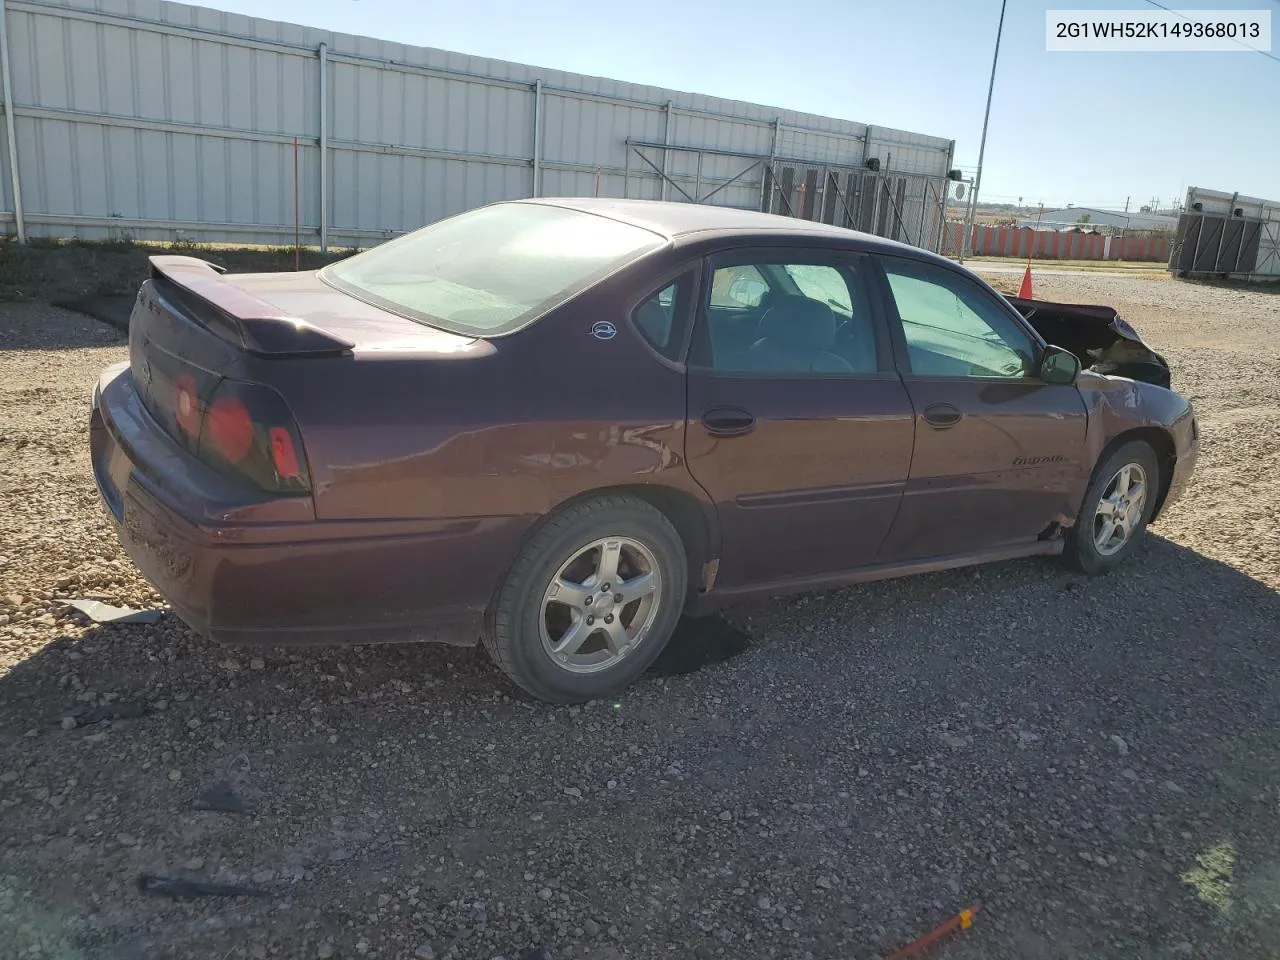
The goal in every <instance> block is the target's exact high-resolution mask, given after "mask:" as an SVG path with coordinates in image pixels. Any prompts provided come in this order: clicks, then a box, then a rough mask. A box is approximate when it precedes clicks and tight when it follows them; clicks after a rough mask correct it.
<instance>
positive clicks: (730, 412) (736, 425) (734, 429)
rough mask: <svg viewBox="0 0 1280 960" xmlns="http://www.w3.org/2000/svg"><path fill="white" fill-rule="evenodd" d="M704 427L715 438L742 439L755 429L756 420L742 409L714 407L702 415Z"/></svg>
mask: <svg viewBox="0 0 1280 960" xmlns="http://www.w3.org/2000/svg"><path fill="white" fill-rule="evenodd" d="M702 425H703V426H704V427H706V430H707V433H709V434H711V435H712V436H713V437H740V436H742V435H743V434H744V433H750V432H751V431H752V430H753V429H755V425H756V418H755V417H753V416H752V415H751V414H750V413H748V412H747V411H746V410H743V409H742V408H741V407H712V408H711V409H710V410H708V411H706V412H705V413H704V414H703V415H702Z"/></svg>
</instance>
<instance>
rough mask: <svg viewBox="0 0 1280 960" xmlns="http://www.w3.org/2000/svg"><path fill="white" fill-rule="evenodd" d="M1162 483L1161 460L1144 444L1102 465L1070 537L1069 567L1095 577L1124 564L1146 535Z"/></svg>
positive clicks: (1114, 455)
mask: <svg viewBox="0 0 1280 960" xmlns="http://www.w3.org/2000/svg"><path fill="white" fill-rule="evenodd" d="M1160 483H1161V477H1160V461H1159V460H1158V459H1157V457H1156V453H1155V451H1154V450H1153V449H1151V445H1150V444H1148V443H1146V442H1145V441H1142V440H1131V441H1130V442H1128V443H1126V444H1124V445H1123V446H1121V447H1120V448H1118V449H1117V450H1115V451H1114V452H1113V453H1111V454H1110V455H1109V456H1107V457H1106V459H1105V460H1103V461H1102V462H1100V463H1099V464H1098V466H1097V468H1096V469H1095V470H1094V472H1093V479H1092V480H1091V481H1090V482H1089V489H1088V490H1087V491H1086V492H1085V495H1084V502H1083V503H1082V504H1081V506H1080V515H1079V516H1078V517H1077V518H1076V525H1075V526H1074V527H1072V528H1071V530H1070V531H1068V533H1067V544H1066V549H1065V550H1064V551H1063V558H1064V559H1065V560H1066V561H1067V563H1068V564H1070V565H1071V566H1072V567H1074V568H1075V569H1077V570H1079V571H1081V572H1083V573H1088V574H1093V575H1098V574H1103V573H1108V572H1110V571H1111V570H1114V569H1115V568H1116V567H1118V566H1119V565H1120V564H1122V563H1124V561H1125V560H1126V559H1128V557H1129V555H1130V554H1132V553H1133V552H1134V550H1135V549H1137V546H1138V543H1139V542H1140V541H1141V540H1142V537H1143V536H1144V534H1145V533H1146V530H1147V523H1148V521H1150V519H1151V514H1152V512H1153V511H1154V510H1155V505H1156V497H1157V494H1158V492H1159V490H1160Z"/></svg>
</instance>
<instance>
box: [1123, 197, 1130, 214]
mask: <svg viewBox="0 0 1280 960" xmlns="http://www.w3.org/2000/svg"><path fill="white" fill-rule="evenodd" d="M1124 212H1125V213H1128V212H1129V198H1128V197H1125V198H1124Z"/></svg>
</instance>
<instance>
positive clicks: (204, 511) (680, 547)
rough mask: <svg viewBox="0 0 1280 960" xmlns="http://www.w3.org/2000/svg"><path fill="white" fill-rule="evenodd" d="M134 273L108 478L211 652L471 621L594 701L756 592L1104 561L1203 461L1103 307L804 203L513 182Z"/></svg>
mask: <svg viewBox="0 0 1280 960" xmlns="http://www.w3.org/2000/svg"><path fill="white" fill-rule="evenodd" d="M152 265H153V269H152V275H151V278H150V279H149V280H147V281H146V283H144V284H143V286H142V289H141V291H140V292H139V294H138V301H137V305H136V307H135V308H134V312H133V317H132V321H131V324H130V333H129V355H130V360H129V362H128V363H127V364H121V365H119V366H116V367H112V368H110V369H108V370H107V371H105V372H104V373H103V376H102V379H101V381H100V382H99V384H98V387H97V390H96V391H95V393H94V399H93V413H92V430H91V444H92V454H93V466H94V472H95V475H96V477H97V481H98V485H99V488H100V490H101V493H102V498H103V500H104V501H105V502H106V505H107V507H108V508H109V509H110V511H111V513H112V514H113V515H114V517H115V519H116V521H117V523H118V528H119V532H120V537H121V539H122V541H123V543H124V545H125V549H126V550H128V552H129V554H130V555H131V556H132V557H133V559H134V560H135V561H136V562H137V564H138V566H139V567H140V568H141V569H142V571H143V573H145V574H146V576H147V577H148V578H149V579H150V580H151V581H152V582H153V583H154V584H155V585H156V587H157V588H158V589H159V590H160V591H161V592H162V593H163V594H164V595H165V596H166V597H167V598H168V599H169V600H170V602H171V603H172V605H173V609H174V611H175V612H176V613H177V614H178V615H179V616H180V617H182V619H183V620H185V621H186V622H187V623H188V624H190V625H191V627H192V628H193V629H195V630H197V631H199V632H200V633H202V634H206V635H208V636H210V637H213V638H215V639H217V640H222V641H227V642H232V643H270V644H288V643H301V642H320V641H339V642H351V643H368V642H373V641H382V640H430V641H444V642H449V643H460V644H470V643H475V642H477V641H478V640H480V639H483V641H484V643H485V644H486V646H487V648H488V650H489V651H490V653H491V654H492V655H493V657H494V659H495V660H496V661H497V662H498V663H499V664H500V665H501V666H502V668H503V669H504V670H505V671H506V672H507V673H508V674H509V675H510V676H511V678H512V679H513V680H514V681H515V682H516V683H518V684H519V685H520V686H522V687H524V688H525V689H526V690H528V691H529V692H531V693H532V694H534V695H536V696H538V697H541V698H544V699H547V700H553V701H580V700H586V699H589V698H593V697H598V696H602V695H605V694H608V693H610V692H612V691H615V690H617V689H619V688H620V687H622V686H624V685H626V684H627V683H629V682H631V681H633V680H634V679H635V678H636V677H638V676H639V675H640V674H641V673H642V672H643V671H644V670H645V668H646V667H647V666H648V665H649V664H651V663H652V662H653V660H654V658H655V657H657V655H658V654H659V652H660V651H661V650H662V647H663V645H664V644H665V643H666V642H667V640H668V638H669V637H670V635H671V632H672V630H673V628H674V627H675V625H676V622H677V620H678V619H679V618H680V616H681V614H682V613H684V612H694V613H697V612H702V611H705V610H708V609H711V608H712V607H714V606H715V605H717V604H723V603H725V602H728V601H733V600H737V599H739V598H743V597H747V596H750V595H770V594H778V593H783V592H788V591H801V590H813V589H818V588H825V587H832V586H836V585H838V584H844V583H851V582H855V581H861V580H872V579H877V578H882V577H894V576H901V575H903V574H909V573H917V572H921V571H929V570H939V569H943V568H947V567H957V566H962V565H965V564H973V563H981V562H985V561H990V560H1004V559H1008V558H1011V557H1025V556H1032V555H1041V554H1062V555H1063V557H1064V558H1065V559H1066V560H1067V561H1069V562H1070V563H1071V564H1072V565H1074V566H1075V567H1077V568H1079V569H1082V570H1084V571H1087V572H1090V573H1099V572H1102V571H1105V570H1108V569H1110V568H1111V567H1114V566H1115V565H1116V564H1118V563H1120V562H1121V561H1122V560H1124V559H1125V558H1126V557H1127V556H1128V555H1129V554H1130V553H1132V552H1133V549H1134V547H1135V545H1136V544H1137V541H1138V540H1139V538H1140V537H1141V536H1142V534H1143V531H1144V529H1145V527H1146V525H1147V523H1148V522H1150V521H1151V520H1152V519H1153V518H1154V517H1155V516H1156V515H1157V514H1158V513H1159V511H1160V510H1161V508H1162V507H1163V506H1164V505H1166V504H1167V503H1169V501H1170V500H1172V499H1173V498H1174V497H1175V496H1177V495H1178V494H1179V493H1180V491H1181V490H1182V488H1183V487H1184V485H1185V484H1186V482H1187V479H1188V477H1189V476H1190V474H1191V471H1192V468H1193V466H1194V463H1195V457H1196V446H1197V441H1196V424H1195V419H1194V417H1193V414H1192V410H1191V405H1190V404H1189V403H1188V402H1187V401H1186V400H1185V399H1184V398H1182V397H1181V396H1179V395H1177V394H1176V393H1173V392H1171V391H1170V390H1169V389H1167V384H1168V367H1167V365H1166V364H1164V362H1163V361H1162V360H1161V359H1160V357H1159V356H1158V355H1157V354H1155V353H1154V352H1152V351H1151V350H1150V349H1149V348H1147V347H1146V346H1145V345H1144V344H1143V343H1142V341H1141V339H1140V338H1139V337H1138V336H1137V334H1136V333H1134V332H1133V331H1132V330H1131V329H1129V328H1128V327H1127V326H1126V325H1125V324H1124V322H1123V321H1122V320H1121V319H1120V318H1118V317H1116V315H1115V312H1114V311H1111V310H1107V309H1106V308H1100V307H1072V306H1068V305H1063V304H1044V303H1041V302H1038V301H1030V302H1024V301H1010V300H1006V299H1005V298H1003V297H1001V296H1000V295H999V294H998V293H996V292H995V291H993V290H992V289H991V288H990V287H989V286H987V285H986V284H984V283H983V282H982V281H981V280H979V279H978V278H977V277H975V276H974V275H973V274H972V273H970V272H968V271H966V270H964V269H962V268H960V267H958V266H956V265H955V264H953V263H951V262H950V261H947V260H945V259H943V258H941V257H937V256H934V255H932V254H929V253H926V252H923V251H921V250H918V249H915V248H912V247H907V246H903V245H901V244H897V243H892V242H889V241H886V240H882V239H878V238H875V237H871V236H866V235H863V234H858V233H853V232H850V231H847V230H843V229H838V228H835V227H829V226H825V225H823V224H819V223H809V222H805V221H799V220H794V219H788V218H782V217H774V216H769V215H765V214H759V213H750V212H743V211H739V210H730V209H724V208H716V207H707V206H695V205H692V204H666V203H652V202H644V201H623V200H578V199H573V200H568V199H566V200H534V201H520V202H512V203H499V204H494V205H491V206H487V207H483V208H480V209H477V210H472V211H470V212H468V213H464V214H461V215H459V216H456V217H453V218H451V219H448V220H444V221H441V222H439V223H435V224H432V225H431V226H428V227H425V228H424V229H422V230H419V231H417V232H415V233H412V234H409V235H407V236H404V237H401V238H399V239H397V240H394V241H391V242H389V243H386V244H383V245H381V246H378V247H376V248H374V249H372V250H368V251H366V252H364V253H361V254H358V255H356V256H354V257H351V258H350V259H347V260H343V261H341V262H339V263H336V264H333V265H332V266H329V267H327V268H325V269H324V270H321V271H319V272H314V273H312V272H308V273H294V274H255V275H243V276H227V275H223V274H222V273H221V272H220V271H219V270H218V269H217V268H216V267H214V266H212V265H210V264H208V263H205V262H203V261H201V260H196V259H192V258H188V257H156V258H154V259H153V260H152ZM1038 330H1039V331H1051V333H1049V334H1048V336H1050V337H1051V338H1052V339H1053V341H1054V343H1055V344H1056V345H1049V344H1048V343H1046V338H1045V336H1044V335H1042V334H1041V333H1040V332H1037V331H1038ZM1082 367H1084V368H1086V369H1083V370H1082Z"/></svg>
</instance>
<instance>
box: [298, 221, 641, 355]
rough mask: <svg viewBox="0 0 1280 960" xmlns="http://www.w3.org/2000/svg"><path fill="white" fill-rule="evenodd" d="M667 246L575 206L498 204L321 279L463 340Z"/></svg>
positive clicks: (329, 270) (530, 315) (536, 311)
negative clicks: (573, 208) (447, 331)
mask: <svg viewBox="0 0 1280 960" xmlns="http://www.w3.org/2000/svg"><path fill="white" fill-rule="evenodd" d="M665 242H666V240H665V238H664V237H662V236H661V235H660V234H656V233H653V232H652V231H649V230H645V229H643V228H641V227H636V226H633V225H631V224H627V223H621V222H619V221H617V220H610V219H609V218H607V217H599V216H596V215H594V214H590V213H582V212H581V211H578V210H568V209H565V208H563V207H555V206H544V205H542V204H535V203H498V204H494V205H492V206H488V207H481V208H479V209H477V210H471V211H469V212H467V213H463V214H459V215H458V216H456V217H451V218H449V219H448V220H441V221H439V222H437V223H433V224H431V225H429V226H426V227H423V228H422V229H421V230H416V231H414V232H413V233H410V234H406V235H405V236H403V237H399V238H398V239H395V240H392V241H390V242H388V243H384V244H382V245H380V246H377V247H374V248H373V249H372V250H366V251H365V252H364V253H359V254H356V255H355V256H354V257H350V258H349V259H347V260H341V261H339V262H338V263H334V264H331V265H330V266H328V267H325V269H324V270H322V271H321V273H320V278H321V279H322V280H324V281H325V282H326V283H329V284H330V285H332V286H334V287H336V288H338V289H339V290H342V291H343V292H345V293H349V294H350V295H352V296H353V297H356V298H357V299H360V300H364V301H367V302H369V303H372V304H374V305H376V306H379V307H382V308H383V309H385V310H390V311H392V312H393V313H398V314H400V315H401V316H405V317H408V318H409V319H411V320H417V321H419V322H421V323H425V324H429V325H430V326H433V327H440V328H441V329H444V330H449V331H451V332H454V333H460V334H463V335H465V336H479V337H484V336H493V335H498V334H503V333H510V332H511V331H513V330H516V329H519V328H520V327H522V326H524V325H525V324H526V323H529V322H531V321H533V320H536V319H537V318H538V317H540V316H542V315H543V314H544V313H546V312H547V311H549V310H551V309H553V308H554V307H555V306H557V305H558V304H560V303H562V302H564V301H565V300H567V299H568V298H569V297H571V296H573V295H574V294H576V293H579V292H581V291H582V290H584V289H586V288H587V287H589V286H590V285H591V284H593V283H595V282H597V281H598V280H601V279H603V278H604V277H606V276H608V275H609V274H610V273H612V272H613V271H615V270H617V269H618V268H619V267H622V266H623V265H625V264H627V263H629V262H631V261H633V260H635V259H637V258H638V257H641V256H643V255H644V254H646V253H648V252H649V251H651V250H655V249H657V248H658V247H660V246H662V245H663V244H664V243H665Z"/></svg>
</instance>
